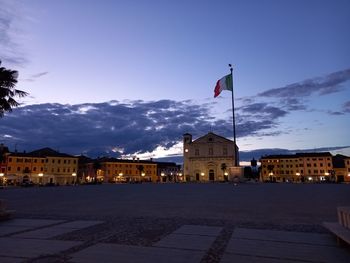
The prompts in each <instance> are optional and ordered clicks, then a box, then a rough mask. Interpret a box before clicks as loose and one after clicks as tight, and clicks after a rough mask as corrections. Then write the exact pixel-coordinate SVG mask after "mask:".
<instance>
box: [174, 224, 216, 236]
mask: <svg viewBox="0 0 350 263" xmlns="http://www.w3.org/2000/svg"><path fill="white" fill-rule="evenodd" d="M221 230H222V227H215V226H198V225H183V226H182V227H180V228H178V229H177V230H175V231H174V232H173V234H184V235H199V236H214V237H217V236H218V235H219V234H220V231H221Z"/></svg>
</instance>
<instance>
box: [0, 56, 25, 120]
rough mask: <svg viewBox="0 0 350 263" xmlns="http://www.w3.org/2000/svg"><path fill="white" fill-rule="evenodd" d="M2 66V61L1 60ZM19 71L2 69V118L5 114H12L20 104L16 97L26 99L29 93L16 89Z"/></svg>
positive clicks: (0, 70) (0, 108)
mask: <svg viewBox="0 0 350 263" xmlns="http://www.w3.org/2000/svg"><path fill="white" fill-rule="evenodd" d="M0 65H1V60H0ZM17 78H18V71H16V70H10V69H6V68H4V67H0V118H1V117H3V116H4V114H5V112H11V111H12V109H13V108H15V107H18V106H19V105H20V104H19V102H17V101H16V100H15V99H14V97H20V98H21V97H25V96H27V95H28V93H27V92H25V91H22V90H18V89H15V86H16V84H17Z"/></svg>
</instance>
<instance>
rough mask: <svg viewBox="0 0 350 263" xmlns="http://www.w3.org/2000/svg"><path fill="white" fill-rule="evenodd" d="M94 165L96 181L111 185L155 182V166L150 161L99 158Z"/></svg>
mask: <svg viewBox="0 0 350 263" xmlns="http://www.w3.org/2000/svg"><path fill="white" fill-rule="evenodd" d="M96 163H98V167H96V174H97V180H103V181H105V182H111V183H112V182H156V181H157V164H156V163H154V162H152V161H144V160H136V159H135V160H123V159H116V158H100V159H97V160H96Z"/></svg>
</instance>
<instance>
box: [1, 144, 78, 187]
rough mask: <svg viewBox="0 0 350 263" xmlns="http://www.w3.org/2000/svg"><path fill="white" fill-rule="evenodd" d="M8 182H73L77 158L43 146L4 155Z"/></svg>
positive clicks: (76, 168)
mask: <svg viewBox="0 0 350 263" xmlns="http://www.w3.org/2000/svg"><path fill="white" fill-rule="evenodd" d="M6 162H7V168H6V175H5V177H6V179H7V183H8V184H20V183H34V184H48V183H51V184H71V183H75V181H76V175H77V170H78V158H77V157H74V156H71V155H68V154H65V153H59V152H57V151H54V150H52V149H50V148H43V149H40V150H36V151H32V152H29V153H26V152H23V153H18V152H15V153H10V154H7V155H6Z"/></svg>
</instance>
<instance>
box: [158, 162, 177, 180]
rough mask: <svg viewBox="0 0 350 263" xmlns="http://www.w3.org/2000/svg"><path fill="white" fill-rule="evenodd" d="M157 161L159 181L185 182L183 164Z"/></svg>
mask: <svg viewBox="0 0 350 263" xmlns="http://www.w3.org/2000/svg"><path fill="white" fill-rule="evenodd" d="M156 163H157V177H158V178H157V182H160V183H168V182H173V183H176V182H183V181H184V179H183V174H182V171H181V165H177V164H176V163H172V162H156Z"/></svg>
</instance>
